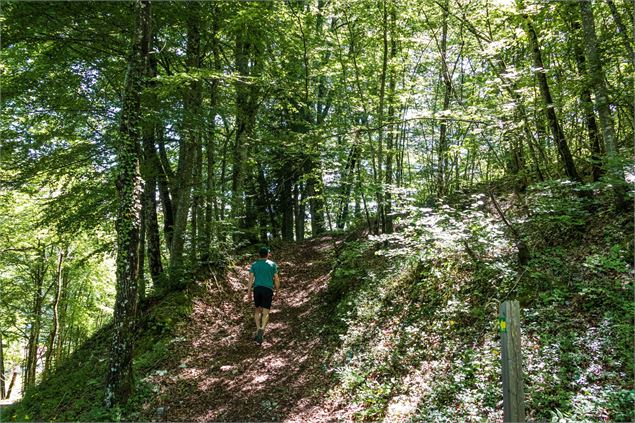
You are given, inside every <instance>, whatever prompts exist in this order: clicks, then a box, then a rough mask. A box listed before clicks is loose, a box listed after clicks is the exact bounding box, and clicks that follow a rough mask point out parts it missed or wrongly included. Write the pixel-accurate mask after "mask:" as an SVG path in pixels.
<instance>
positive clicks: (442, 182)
mask: <svg viewBox="0 0 635 423" xmlns="http://www.w3.org/2000/svg"><path fill="white" fill-rule="evenodd" d="M448 7H449V0H445V7H444V8H443V24H442V25H443V27H442V31H441V46H440V48H441V51H440V53H441V78H440V79H441V80H443V110H444V111H445V110H448V108H449V106H450V95H451V94H452V81H451V80H450V72H449V70H448V61H447V59H448V57H447V55H448V47H447V46H448V13H449V11H448ZM447 150H448V146H447V122H446V120H445V119H444V120H442V121H441V124H440V125H439V147H438V157H437V196H438V197H443V196H444V195H445V194H446V193H447V188H448V181H446V174H447V172H446V167H447V165H448V160H447Z"/></svg>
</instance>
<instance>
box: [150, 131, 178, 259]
mask: <svg viewBox="0 0 635 423" xmlns="http://www.w3.org/2000/svg"><path fill="white" fill-rule="evenodd" d="M155 136H156V138H157V142H158V144H159V157H160V160H159V162H160V166H156V175H157V183H158V185H159V195H160V198H161V205H162V208H163V234H164V235H165V245H166V246H167V247H168V251H169V252H172V240H173V238H174V237H173V236H172V235H173V233H174V205H173V201H172V199H173V198H174V192H171V188H170V187H171V186H173V185H172V183H171V182H170V180H171V179H174V178H171V177H170V176H169V173H171V172H172V169H171V167H170V163H169V161H168V158H167V155H166V154H165V144H164V140H163V127H161V126H159V125H158V126H157V127H156V133H155ZM152 149H153V150H154V146H152ZM155 154H156V153H155ZM161 157H164V158H161Z"/></svg>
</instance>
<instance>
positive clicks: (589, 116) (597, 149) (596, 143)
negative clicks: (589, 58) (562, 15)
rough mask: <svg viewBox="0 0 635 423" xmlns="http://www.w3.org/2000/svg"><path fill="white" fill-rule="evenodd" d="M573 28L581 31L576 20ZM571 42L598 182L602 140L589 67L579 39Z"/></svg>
mask: <svg viewBox="0 0 635 423" xmlns="http://www.w3.org/2000/svg"><path fill="white" fill-rule="evenodd" d="M571 26H572V28H573V31H575V32H578V31H579V30H580V23H579V22H578V20H577V19H575V18H574V19H573V21H572V24H571ZM571 42H572V44H573V50H574V55H575V62H576V66H577V68H578V75H579V76H580V78H582V80H583V83H582V87H581V89H580V104H581V105H582V111H583V114H584V122H585V125H586V128H587V135H588V136H589V148H590V150H591V178H592V179H593V181H598V180H599V179H600V177H601V176H602V174H603V170H602V147H601V143H602V140H601V138H600V131H599V130H598V126H597V122H596V121H595V113H594V111H593V101H592V100H591V89H590V87H589V84H588V80H587V75H588V73H587V69H586V68H587V66H586V59H585V57H584V51H583V50H582V48H581V47H580V43H579V42H578V39H577V37H575V38H573V39H572V40H571Z"/></svg>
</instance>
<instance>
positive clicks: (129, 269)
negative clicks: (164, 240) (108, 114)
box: [105, 1, 151, 408]
mask: <svg viewBox="0 0 635 423" xmlns="http://www.w3.org/2000/svg"><path fill="white" fill-rule="evenodd" d="M133 11H134V14H135V17H136V19H135V20H136V22H135V27H134V29H133V31H132V40H131V54H130V60H129V64H128V71H127V74H126V81H125V89H124V94H123V105H122V108H121V122H120V125H119V142H118V143H117V163H118V171H119V175H118V178H117V191H118V194H119V205H118V211H117V220H116V228H117V295H116V299H115V311H114V319H113V340H112V344H111V347H110V354H109V364H108V374H107V376H106V395H105V406H106V408H111V407H113V406H114V405H115V404H122V403H124V402H125V401H126V400H127V399H128V397H129V396H130V394H131V393H132V390H133V387H134V384H133V375H132V354H133V351H132V350H133V339H134V329H135V322H136V311H137V277H138V274H137V271H138V260H139V257H138V252H139V247H138V244H139V232H140V230H141V228H140V223H141V215H140V214H141V197H142V181H141V174H140V155H141V154H140V146H139V141H140V138H141V134H140V133H139V130H138V127H139V123H140V116H139V115H140V103H141V91H142V89H143V76H144V73H145V72H144V71H145V66H146V65H147V54H146V55H145V56H144V50H145V48H144V42H143V40H144V39H146V37H147V33H148V32H149V31H150V20H151V9H150V2H149V1H135V2H134V3H133Z"/></svg>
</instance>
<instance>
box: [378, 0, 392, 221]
mask: <svg viewBox="0 0 635 423" xmlns="http://www.w3.org/2000/svg"><path fill="white" fill-rule="evenodd" d="M388 54H389V52H388V6H387V4H386V0H383V1H382V56H381V57H382V59H381V73H380V75H379V106H378V110H377V120H378V123H379V125H378V126H379V130H378V134H377V135H378V140H377V182H378V183H377V186H376V187H375V190H376V192H375V199H376V201H377V224H378V228H381V230H382V231H383V232H386V211H385V207H386V205H385V203H384V201H385V200H384V198H385V193H384V188H383V172H382V167H383V160H384V157H383V156H384V130H385V128H384V106H385V101H386V79H387V73H388Z"/></svg>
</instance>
